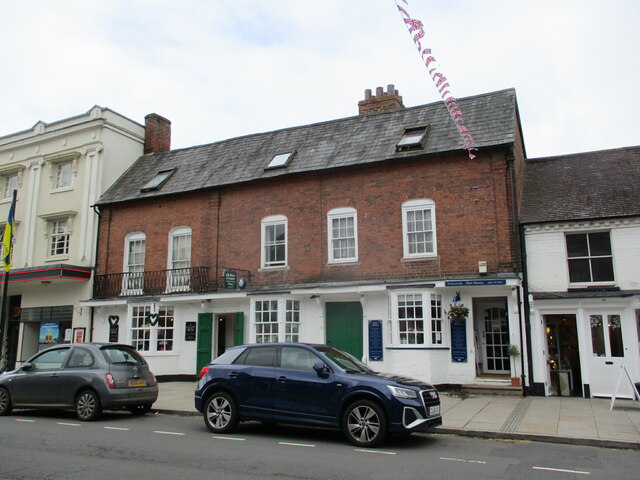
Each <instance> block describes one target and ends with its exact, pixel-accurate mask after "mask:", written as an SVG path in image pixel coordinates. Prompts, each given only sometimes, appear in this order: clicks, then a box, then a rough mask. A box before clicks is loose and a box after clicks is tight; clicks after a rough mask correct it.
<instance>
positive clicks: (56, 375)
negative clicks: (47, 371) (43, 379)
mask: <svg viewBox="0 0 640 480" xmlns="http://www.w3.org/2000/svg"><path fill="white" fill-rule="evenodd" d="M49 376H50V377H58V376H59V375H58V374H57V373H52V374H51V375H49Z"/></svg>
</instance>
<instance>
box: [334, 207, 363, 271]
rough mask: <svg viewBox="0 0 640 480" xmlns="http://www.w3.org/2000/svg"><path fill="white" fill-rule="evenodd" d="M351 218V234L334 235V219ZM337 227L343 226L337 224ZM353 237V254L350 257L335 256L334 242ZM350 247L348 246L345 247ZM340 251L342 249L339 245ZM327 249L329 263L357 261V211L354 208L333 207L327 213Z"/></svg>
mask: <svg viewBox="0 0 640 480" xmlns="http://www.w3.org/2000/svg"><path fill="white" fill-rule="evenodd" d="M348 219H352V220H353V236H352V237H349V236H344V237H334V232H335V230H334V225H333V224H334V221H338V222H340V221H341V220H347V221H348ZM338 228H340V229H343V228H344V227H342V226H339V227H338ZM351 239H353V242H354V246H353V250H354V254H353V256H350V257H338V258H336V256H335V251H336V249H335V248H334V244H335V243H336V242H341V241H343V240H351ZM347 248H350V247H347ZM339 249H340V250H341V251H342V250H343V249H342V248H340V247H339ZM327 250H328V252H329V263H353V262H357V261H358V212H357V211H356V209H355V208H351V207H344V208H334V209H333V210H330V211H329V212H328V213H327Z"/></svg>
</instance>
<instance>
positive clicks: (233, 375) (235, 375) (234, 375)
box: [229, 372, 238, 378]
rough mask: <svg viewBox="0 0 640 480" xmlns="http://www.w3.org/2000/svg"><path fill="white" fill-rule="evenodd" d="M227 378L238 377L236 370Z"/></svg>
mask: <svg viewBox="0 0 640 480" xmlns="http://www.w3.org/2000/svg"><path fill="white" fill-rule="evenodd" d="M229 378H238V372H231V373H230V374H229Z"/></svg>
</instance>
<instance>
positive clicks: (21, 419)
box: [16, 418, 36, 423]
mask: <svg viewBox="0 0 640 480" xmlns="http://www.w3.org/2000/svg"><path fill="white" fill-rule="evenodd" d="M16 422H26V423H36V421H35V420H27V419H26V418H16Z"/></svg>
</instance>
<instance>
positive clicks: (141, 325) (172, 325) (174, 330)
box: [127, 304, 180, 355]
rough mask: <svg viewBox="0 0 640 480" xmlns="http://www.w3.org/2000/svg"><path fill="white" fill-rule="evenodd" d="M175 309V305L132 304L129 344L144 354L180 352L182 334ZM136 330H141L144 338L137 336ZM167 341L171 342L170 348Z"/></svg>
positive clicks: (130, 308) (172, 353)
mask: <svg viewBox="0 0 640 480" xmlns="http://www.w3.org/2000/svg"><path fill="white" fill-rule="evenodd" d="M154 309H155V312H154ZM175 310H176V309H175V307H174V306H173V305H153V306H152V305H149V304H146V305H130V306H129V315H128V318H129V322H128V332H127V335H128V338H129V344H130V345H131V346H133V348H135V349H136V350H137V351H138V352H140V353H142V354H143V355H149V354H152V355H154V354H156V355H164V354H169V355H175V354H176V353H179V352H180V348H179V347H180V344H179V340H180V336H179V332H178V322H176V314H175ZM156 315H157V316H156ZM134 332H140V333H141V334H142V338H136V337H137V336H135V335H134ZM167 334H169V335H167ZM167 337H169V338H167ZM167 342H170V345H171V346H170V348H167ZM161 344H162V345H161ZM141 347H142V348H141Z"/></svg>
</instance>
